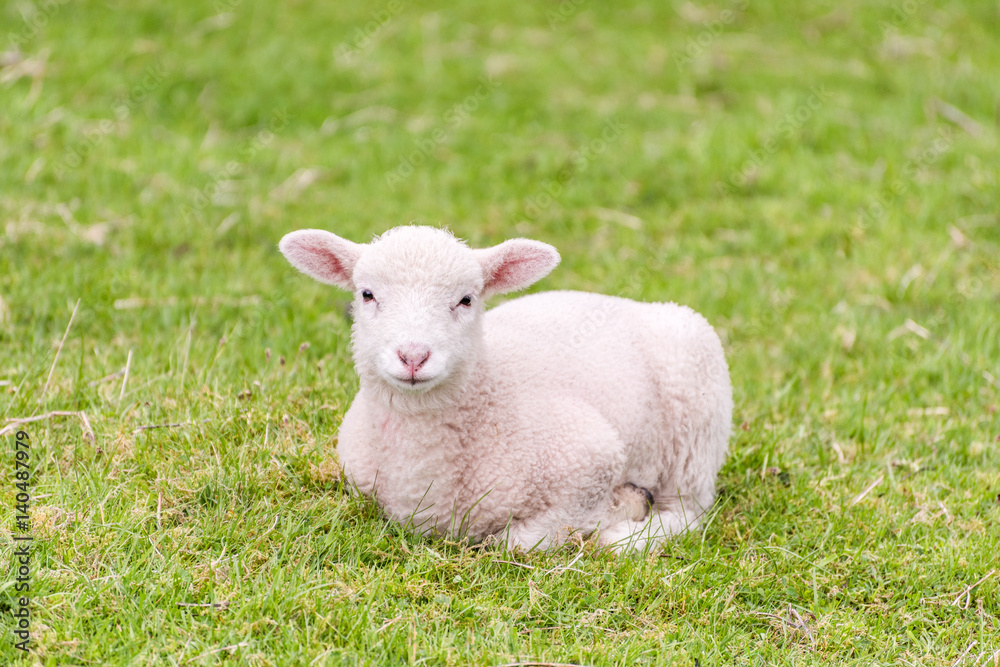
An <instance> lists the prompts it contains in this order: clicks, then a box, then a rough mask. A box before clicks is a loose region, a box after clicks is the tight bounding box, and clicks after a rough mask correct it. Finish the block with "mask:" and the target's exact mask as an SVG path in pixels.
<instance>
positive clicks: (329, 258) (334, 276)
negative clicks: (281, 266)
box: [278, 229, 364, 291]
mask: <svg viewBox="0 0 1000 667" xmlns="http://www.w3.org/2000/svg"><path fill="white" fill-rule="evenodd" d="M278 249H279V250H281V253H282V254H283V255H284V256H285V259H287V260H288V261H289V262H290V263H291V265H292V266H294V267H295V268H296V269H298V270H299V271H301V272H302V273H304V274H306V275H307V276H311V277H313V278H315V279H316V280H318V281H320V282H321V283H326V284H327V285H336V286H337V287H340V288H343V289H345V290H348V291H354V279H353V275H354V265H355V264H357V263H358V259H359V258H360V257H361V253H362V251H363V250H364V245H362V244H360V243H353V242H351V241H348V240H346V239H342V238H340V237H339V236H337V235H336V234H331V233H330V232H326V231H323V230H322V229H300V230H299V231H297V232H292V233H291V234H286V235H285V237H284V238H283V239H281V242H280V243H278Z"/></svg>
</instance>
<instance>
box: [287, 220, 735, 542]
mask: <svg viewBox="0 0 1000 667" xmlns="http://www.w3.org/2000/svg"><path fill="white" fill-rule="evenodd" d="M279 247H280V249H281V252H282V253H284V255H285V257H286V258H287V259H288V261H289V262H291V263H292V265H293V266H295V267H296V268H298V269H299V270H300V271H302V272H303V273H306V274H308V275H310V276H312V277H313V278H315V279H316V280H319V281H321V282H324V283H328V284H331V285H336V286H337V287H341V288H343V289H346V290H350V291H352V292H353V293H354V295H355V300H354V325H353V338H352V341H353V353H354V361H355V365H356V368H357V372H358V375H359V376H360V379H361V386H360V390H359V392H358V395H357V397H356V398H355V399H354V402H353V404H352V405H351V407H350V409H349V410H348V411H347V414H346V415H345V417H344V421H343V424H342V425H341V427H340V431H339V434H338V444H337V453H338V455H339V457H340V464H341V465H342V466H343V469H344V473H345V475H346V477H347V480H348V482H349V483H350V484H351V485H352V486H353V487H355V488H356V489H357V490H359V491H360V492H361V493H363V494H366V495H372V496H374V497H375V498H376V500H377V502H378V504H379V505H380V506H381V507H382V508H383V510H384V511H385V512H386V513H387V514H388V515H389V516H390V517H392V518H393V519H395V520H396V521H399V522H401V523H403V524H405V525H407V526H408V527H409V528H410V529H411V530H415V531H417V532H420V533H424V534H437V535H448V536H451V537H454V538H462V537H469V538H471V539H472V540H476V541H478V540H484V539H487V540H495V541H498V542H500V543H502V544H503V545H505V546H506V547H507V548H509V549H514V548H523V549H532V548H535V547H541V548H548V547H550V546H553V545H556V544H559V543H561V542H563V541H565V540H566V539H567V537H568V536H569V535H570V534H572V533H574V532H579V533H580V534H582V535H589V534H591V533H594V532H595V531H597V533H598V534H599V540H600V543H601V544H606V545H612V546H613V547H614V548H616V549H629V548H633V549H642V548H645V547H647V546H655V545H656V544H658V543H659V542H662V541H663V540H664V539H665V538H666V537H668V536H670V535H673V534H676V533H679V532H682V531H683V530H685V529H686V528H691V527H693V526H694V525H695V524H697V522H698V520H699V518H700V517H701V516H702V515H703V514H704V512H705V511H706V510H707V509H708V508H709V507H710V506H711V504H712V501H713V500H714V497H715V478H716V475H717V473H718V471H719V468H720V467H721V465H722V463H723V459H724V458H725V454H726V447H727V443H728V440H729V436H730V429H731V421H732V410H733V401H732V388H731V386H730V382H729V371H728V368H727V366H726V360H725V356H724V353H723V350H722V345H721V344H720V342H719V338H718V336H717V335H716V334H715V332H714V331H713V329H712V327H711V326H710V325H709V324H708V322H706V321H705V319H704V318H703V317H702V316H701V315H698V314H697V313H695V312H694V311H692V310H691V309H690V308H687V307H685V306H678V305H676V304H673V303H638V302H635V301H630V300H628V299H622V298H618V297H612V296H603V295H598V294H588V293H583V292H543V293H540V294H533V295H530V296H525V297H521V298H518V299H514V300H512V301H508V302H507V303H504V304H503V305H501V306H499V307H497V308H494V309H492V310H490V311H488V312H486V311H485V310H484V303H485V302H486V300H487V299H488V298H489V297H490V296H492V295H494V294H502V293H504V292H511V291H514V290H520V289H523V288H525V287H528V286H529V285H531V284H532V283H534V282H535V281H537V280H539V279H541V278H543V277H544V276H546V275H547V274H548V273H549V272H550V271H551V270H552V269H553V268H554V267H555V266H556V264H558V263H559V253H558V252H556V250H555V248H553V247H552V246H550V245H547V244H545V243H541V242H539V241H532V240H528V239H513V240H510V241H506V242H504V243H501V244H500V245H497V246H494V247H492V248H486V249H482V250H473V249H470V248H469V247H467V246H466V245H465V244H464V243H463V242H462V241H460V240H458V239H456V238H454V237H453V236H452V235H451V234H449V233H448V232H446V231H443V230H440V229H434V228H430V227H398V228H396V229H392V230H389V231H388V232H386V233H385V234H383V235H382V236H381V237H378V238H376V239H375V240H374V241H372V242H371V243H369V244H358V243H353V242H351V241H347V240H345V239H342V238H340V237H338V236H336V235H334V234H331V233H330V232H326V231H320V230H315V229H306V230H300V231H297V232H292V233H291V234H288V235H287V236H285V237H284V238H283V239H282V240H281V243H280V245H279Z"/></svg>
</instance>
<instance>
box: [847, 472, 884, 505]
mask: <svg viewBox="0 0 1000 667" xmlns="http://www.w3.org/2000/svg"><path fill="white" fill-rule="evenodd" d="M883 479H885V475H879V476H878V477H877V478H876V479H875V481H874V482H872V483H871V484H869V485H868V486H867V487H866V488H865V490H864V491H862V492H861V493H859V494H858V495H856V496H854V498H852V499H851V504H850V506H851V507H854V506H855V505H857V504H858V503H860V502H861V501H862V500H864V499H865V496H867V495H868V494H869V493H871V492H872V489H874V488H875V487H876V486H878V485H879V484H881V483H882V480H883Z"/></svg>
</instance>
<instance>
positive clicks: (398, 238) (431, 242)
mask: <svg viewBox="0 0 1000 667" xmlns="http://www.w3.org/2000/svg"><path fill="white" fill-rule="evenodd" d="M353 282H354V335H353V348H354V361H355V364H356V366H357V370H358V373H359V375H361V377H362V378H363V379H365V380H369V381H375V382H381V383H384V384H385V385H387V386H388V387H390V388H391V389H393V390H396V391H399V392H402V393H406V394H415V393H423V392H428V391H431V390H432V389H433V388H434V387H437V386H439V385H442V384H446V383H447V382H448V380H449V379H451V378H454V377H456V376H459V375H461V374H462V372H463V371H464V370H465V369H467V367H468V365H469V364H471V363H474V361H475V357H476V351H477V346H478V342H479V340H480V338H481V335H482V334H481V319H482V313H483V305H482V291H483V271H482V267H481V266H480V264H479V262H478V261H476V259H475V256H474V255H473V253H472V251H471V250H470V249H469V248H467V247H465V246H464V245H463V244H461V243H460V242H458V241H457V240H455V239H454V238H452V237H451V236H450V235H448V234H447V233H445V232H442V231H440V230H435V229H429V228H420V227H404V228H400V229H399V230H394V233H392V234H386V235H383V236H382V238H380V239H379V240H377V241H375V242H374V243H372V244H371V245H370V246H369V247H368V248H367V249H366V251H365V253H364V255H362V257H361V258H360V259H359V260H358V263H357V265H356V266H355V269H354V274H353Z"/></svg>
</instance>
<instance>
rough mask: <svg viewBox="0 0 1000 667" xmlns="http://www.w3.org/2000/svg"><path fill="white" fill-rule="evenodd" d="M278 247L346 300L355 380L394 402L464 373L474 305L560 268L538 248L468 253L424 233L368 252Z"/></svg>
mask: <svg viewBox="0 0 1000 667" xmlns="http://www.w3.org/2000/svg"><path fill="white" fill-rule="evenodd" d="M278 247H279V248H280V249H281V252H283V253H284V255H285V257H287V258H288V261H289V262H291V263H292V265H294V266H295V267H296V268H298V269H299V270H300V271H302V272H303V273H306V274H308V275H310V276H312V277H313V278H315V279H316V280H319V281H321V282H324V283H327V284H330V285H336V286H337V287H341V288H343V289H346V290H350V291H351V292H353V293H354V332H353V333H354V336H353V345H354V363H355V365H356V366H357V369H358V374H359V375H361V378H362V380H363V381H366V382H377V383H379V385H381V386H384V387H388V388H389V389H390V391H395V392H396V393H397V395H398V394H399V393H405V394H410V395H413V394H424V393H428V392H431V391H432V390H433V389H434V388H435V387H440V386H441V385H445V384H448V383H449V380H453V379H459V378H461V377H462V376H463V375H464V374H466V373H467V372H468V371H469V370H470V369H471V366H472V365H473V364H475V362H476V358H477V353H478V349H479V344H480V341H481V340H482V317H483V300H484V299H486V298H488V297H489V296H490V295H492V294H502V293H505V292H512V291H514V290H519V289H524V288H525V287H527V286H528V285H531V284H532V283H534V282H535V281H536V280H539V279H540V278H542V277H544V276H545V275H546V274H548V272H549V271H551V270H552V269H553V268H554V267H555V265H556V264H558V263H559V253H558V252H556V249H555V248H553V247H552V246H550V245H548V244H545V243H541V242H539V241H531V240H529V239H511V240H509V241H504V242H503V243H501V244H500V245H497V246H493V247H492V248H483V249H481V250H472V249H470V248H468V247H467V246H466V245H465V244H464V243H462V242H461V241H459V240H458V239H456V238H455V237H453V236H452V235H451V234H449V233H448V232H446V231H443V230H440V229H434V228H432V227H397V228H395V229H390V230H389V231H388V232H386V233H385V234H383V235H382V236H381V237H379V238H378V239H376V240H375V241H372V242H371V243H369V244H360V243H353V242H351V241H348V240H346V239H342V238H340V237H339V236H337V235H336V234H331V233H330V232H326V231H323V230H319V229H301V230H299V231H297V232H292V233H290V234H287V235H286V236H285V237H284V238H283V239H281V243H279V244H278ZM437 396H443V394H437ZM418 402H419V401H418Z"/></svg>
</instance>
